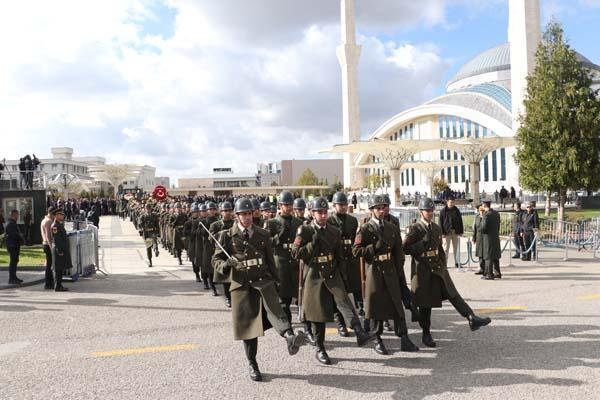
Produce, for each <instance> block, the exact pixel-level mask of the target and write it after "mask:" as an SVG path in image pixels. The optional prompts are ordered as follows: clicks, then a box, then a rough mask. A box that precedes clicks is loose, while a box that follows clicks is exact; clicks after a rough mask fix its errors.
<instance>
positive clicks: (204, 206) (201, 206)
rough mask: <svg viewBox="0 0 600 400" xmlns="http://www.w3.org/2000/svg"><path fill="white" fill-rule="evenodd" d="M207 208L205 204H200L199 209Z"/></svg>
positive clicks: (204, 209)
mask: <svg viewBox="0 0 600 400" xmlns="http://www.w3.org/2000/svg"><path fill="white" fill-rule="evenodd" d="M206 210H208V207H207V206H206V204H200V211H206Z"/></svg>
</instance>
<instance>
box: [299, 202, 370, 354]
mask: <svg viewBox="0 0 600 400" xmlns="http://www.w3.org/2000/svg"><path fill="white" fill-rule="evenodd" d="M311 203H312V204H311V214H312V216H313V220H312V221H311V222H310V223H306V224H304V225H301V226H300V227H299V228H298V231H297V232H296V239H295V240H294V244H293V245H292V256H293V257H294V258H295V259H296V260H298V261H301V262H302V263H303V266H304V267H303V271H302V272H303V273H302V279H303V285H302V288H303V292H302V297H301V299H302V302H301V306H302V309H301V311H302V313H301V314H302V320H304V321H310V322H311V323H312V332H313V333H314V335H315V336H316V345H317V353H316V358H317V360H318V361H319V362H320V363H321V364H325V365H329V364H331V360H330V359H329V355H328V354H327V352H326V351H325V343H324V342H325V323H327V322H329V321H332V320H333V312H334V307H335V306H337V308H338V310H339V311H340V312H341V313H342V315H343V317H344V320H345V321H347V323H349V324H350V326H351V327H352V329H353V330H354V333H355V334H356V343H357V344H358V346H364V345H365V344H366V343H367V342H369V340H371V337H370V336H369V335H368V333H367V332H365V331H364V329H363V328H362V326H361V324H360V320H359V319H358V315H357V314H356V310H355V309H354V306H353V305H352V302H351V301H350V299H349V298H348V292H346V289H345V285H344V281H345V280H346V279H347V275H346V265H345V262H344V257H343V255H342V251H343V250H342V243H341V234H340V231H339V230H338V229H337V228H336V227H334V226H332V225H331V224H328V223H327V212H328V209H329V203H328V202H327V199H326V198H324V197H320V198H317V199H315V200H313V201H312V202H311Z"/></svg>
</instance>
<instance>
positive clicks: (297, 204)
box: [293, 197, 306, 210]
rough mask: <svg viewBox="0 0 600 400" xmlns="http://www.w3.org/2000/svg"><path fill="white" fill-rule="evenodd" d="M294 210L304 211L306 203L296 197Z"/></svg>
mask: <svg viewBox="0 0 600 400" xmlns="http://www.w3.org/2000/svg"><path fill="white" fill-rule="evenodd" d="M293 207H294V209H296V210H305V209H306V201H305V200H304V199H303V198H302V197H298V198H297V199H295V200H294V205H293Z"/></svg>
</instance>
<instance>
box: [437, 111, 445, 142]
mask: <svg viewBox="0 0 600 400" xmlns="http://www.w3.org/2000/svg"><path fill="white" fill-rule="evenodd" d="M438 127H439V131H440V138H442V137H444V118H443V117H442V116H441V115H440V116H439V117H438Z"/></svg>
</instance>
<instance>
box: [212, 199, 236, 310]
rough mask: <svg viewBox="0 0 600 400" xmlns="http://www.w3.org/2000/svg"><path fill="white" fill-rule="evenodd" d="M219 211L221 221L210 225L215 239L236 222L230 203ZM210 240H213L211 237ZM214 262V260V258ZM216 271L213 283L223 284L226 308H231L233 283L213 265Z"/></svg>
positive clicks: (220, 207) (222, 204)
mask: <svg viewBox="0 0 600 400" xmlns="http://www.w3.org/2000/svg"><path fill="white" fill-rule="evenodd" d="M219 210H220V212H221V219H220V220H218V221H215V222H213V223H212V224H210V227H209V231H210V233H211V234H212V235H213V237H214V238H218V237H219V235H220V234H221V232H223V231H225V230H227V229H230V228H231V227H232V226H233V223H234V222H235V221H234V220H233V207H232V205H231V203H230V202H228V201H224V202H223V203H221V204H220V205H219ZM210 240H213V238H212V237H211V238H210ZM213 260H214V258H213ZM213 270H214V278H213V281H214V282H215V283H221V284H222V285H223V294H224V295H225V306H226V307H228V308H231V292H230V291H229V288H230V287H231V281H230V280H229V277H228V276H225V275H223V274H221V273H219V271H218V270H217V269H216V268H215V265H214V264H213Z"/></svg>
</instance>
